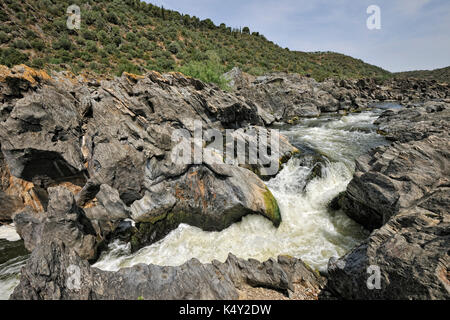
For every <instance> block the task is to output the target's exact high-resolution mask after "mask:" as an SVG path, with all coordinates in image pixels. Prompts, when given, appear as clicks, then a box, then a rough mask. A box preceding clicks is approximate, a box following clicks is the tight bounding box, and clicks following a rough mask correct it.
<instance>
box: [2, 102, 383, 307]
mask: <svg viewBox="0 0 450 320" xmlns="http://www.w3.org/2000/svg"><path fill="white" fill-rule="evenodd" d="M380 112H381V110H379V109H374V111H368V112H364V113H361V114H351V115H348V116H343V117H340V116H322V117H320V118H315V119H307V120H302V122H301V123H299V124H298V125H295V126H290V127H283V128H281V132H282V133H283V134H284V135H286V136H287V137H289V139H290V141H291V143H292V144H294V145H295V146H297V147H298V148H299V149H301V150H302V151H303V152H304V153H308V150H309V151H311V150H314V151H316V152H318V153H320V154H322V155H324V156H326V157H327V158H328V159H329V160H330V161H329V162H327V164H326V166H325V168H324V169H323V172H322V177H316V178H315V179H313V180H311V181H310V182H309V183H308V184H306V186H305V178H306V177H307V176H308V174H309V172H310V171H311V167H310V166H308V165H305V163H304V162H302V161H301V159H292V160H290V161H289V162H288V163H287V164H286V165H285V167H284V168H283V169H282V171H281V172H280V173H279V174H278V175H277V176H276V177H275V178H274V179H272V180H270V181H268V182H267V185H268V187H269V188H270V190H271V191H272V193H273V195H274V196H275V198H276V199H277V201H278V204H279V207H280V210H281V216H282V219H283V222H282V223H281V225H280V226H279V228H274V227H273V225H272V223H271V222H270V221H268V220H266V219H264V218H263V217H261V216H254V215H253V216H246V217H244V218H243V219H242V221H241V222H239V223H236V224H234V225H232V226H231V227H229V228H227V229H226V230H223V231H221V232H205V231H202V230H200V229H199V228H195V227H191V226H188V225H180V226H179V227H178V228H177V229H176V230H173V231H172V232H171V233H170V234H169V235H168V236H167V237H165V238H164V239H162V240H161V241H159V242H156V243H154V244H152V245H150V246H148V247H145V248H143V249H141V250H139V251H138V252H136V253H133V254H131V253H130V248H129V246H128V245H127V244H125V243H120V242H114V243H112V244H111V245H110V248H109V250H108V251H107V252H104V253H103V254H102V256H101V258H100V259H99V261H98V262H97V263H96V264H95V265H94V266H95V267H98V268H100V269H103V270H118V269H120V268H123V267H130V266H133V265H136V264H139V263H145V264H151V263H153V264H158V265H167V266H176V265H181V264H183V263H185V262H186V261H188V260H189V259H191V258H197V259H199V260H200V261H201V262H204V263H207V262H210V261H212V260H213V259H217V260H220V261H224V260H225V259H226V258H227V256H228V253H229V252H231V253H233V254H235V255H236V256H238V257H241V258H255V259H258V260H260V261H265V260H267V259H268V258H271V257H275V258H276V257H277V256H278V255H281V254H284V255H290V256H294V257H298V258H301V259H303V260H304V261H305V262H307V263H308V264H309V265H311V266H312V267H313V268H316V269H323V268H325V267H326V264H327V262H328V260H329V258H330V257H332V256H342V255H343V254H345V253H346V252H347V251H348V250H349V249H351V248H352V247H353V246H355V245H356V244H358V243H359V242H360V241H361V240H362V239H364V238H365V237H366V236H367V234H366V232H365V231H364V230H363V229H362V228H361V227H360V226H359V225H358V224H356V223H355V222H353V221H352V220H350V219H349V218H348V217H347V216H346V215H345V214H344V213H342V212H330V211H329V210H327V205H328V203H329V202H330V201H331V200H332V199H333V198H334V197H335V196H336V195H338V194H339V193H340V192H341V191H344V190H345V188H346V186H347V184H348V183H349V181H350V180H351V177H352V175H353V171H354V160H355V159H356V158H357V157H358V156H359V155H361V154H363V153H365V152H367V151H368V150H369V149H370V148H373V147H375V146H378V145H381V144H384V143H386V142H385V140H384V138H382V137H381V136H379V135H377V134H376V133H375V128H374V126H373V122H374V120H375V119H376V118H377V117H378V115H379V113H380ZM18 239H19V237H18V235H17V233H16V232H15V230H14V228H13V227H12V226H0V300H2V299H8V297H9V295H10V294H11V293H12V291H13V289H14V287H15V286H16V285H17V284H18V281H19V280H18V279H19V273H20V269H21V267H22V266H23V265H24V264H25V262H26V259H27V258H28V255H27V254H26V251H25V249H24V247H23V242H22V241H17V240H18Z"/></svg>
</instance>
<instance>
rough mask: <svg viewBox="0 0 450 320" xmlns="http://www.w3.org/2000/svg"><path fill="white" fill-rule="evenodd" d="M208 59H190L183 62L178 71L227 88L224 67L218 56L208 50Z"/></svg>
mask: <svg viewBox="0 0 450 320" xmlns="http://www.w3.org/2000/svg"><path fill="white" fill-rule="evenodd" d="M207 55H208V60H206V61H191V62H189V63H188V64H185V65H184V66H182V67H181V68H179V71H180V72H181V73H183V74H185V75H187V76H191V77H193V78H197V79H200V80H202V81H204V82H208V83H215V84H217V85H218V86H219V87H220V88H222V89H224V90H228V88H229V86H228V82H227V81H226V80H225V78H224V77H223V74H224V73H225V69H224V66H223V64H222V63H221V61H220V58H219V57H218V55H217V54H216V53H215V52H208V53H207Z"/></svg>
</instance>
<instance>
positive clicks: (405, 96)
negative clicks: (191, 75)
mask: <svg viewBox="0 0 450 320" xmlns="http://www.w3.org/2000/svg"><path fill="white" fill-rule="evenodd" d="M225 78H226V79H228V80H229V81H230V85H231V86H232V88H233V89H234V90H235V93H236V95H238V96H242V97H245V98H247V99H248V100H250V101H252V102H253V103H254V104H255V105H256V107H257V108H258V109H260V110H263V111H264V112H263V113H261V114H264V115H265V116H264V117H262V118H263V120H264V122H265V123H266V124H270V123H273V122H274V121H284V122H290V123H293V122H295V121H296V120H298V119H299V118H301V117H316V116H318V115H320V114H321V113H323V112H341V113H345V112H349V111H358V110H361V109H364V108H367V107H369V106H370V105H371V104H373V103H376V102H384V101H397V102H399V103H402V104H405V105H406V104H408V103H410V102H412V101H428V100H433V99H448V98H450V87H449V85H448V84H440V83H438V82H436V81H429V80H413V79H390V80H385V81H381V80H374V79H360V80H335V79H329V80H326V81H324V82H317V81H315V80H314V79H312V78H308V77H302V76H300V75H297V74H286V73H274V74H269V75H264V76H260V77H254V76H251V75H248V74H245V73H244V72H242V71H240V70H239V69H236V68H235V69H233V70H231V71H230V72H228V73H227V74H225Z"/></svg>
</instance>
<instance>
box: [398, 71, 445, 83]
mask: <svg viewBox="0 0 450 320" xmlns="http://www.w3.org/2000/svg"><path fill="white" fill-rule="evenodd" d="M395 76H396V77H399V78H417V79H427V80H436V81H439V82H446V83H450V67H446V68H441V69H435V70H417V71H408V72H399V73H395Z"/></svg>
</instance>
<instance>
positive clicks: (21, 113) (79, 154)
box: [0, 66, 298, 249]
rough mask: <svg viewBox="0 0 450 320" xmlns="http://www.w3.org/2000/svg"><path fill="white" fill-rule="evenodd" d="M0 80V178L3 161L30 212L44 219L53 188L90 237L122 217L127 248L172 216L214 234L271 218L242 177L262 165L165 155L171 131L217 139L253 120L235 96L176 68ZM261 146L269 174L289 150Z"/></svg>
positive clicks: (250, 109) (26, 71)
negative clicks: (128, 228) (37, 204)
mask: <svg viewBox="0 0 450 320" xmlns="http://www.w3.org/2000/svg"><path fill="white" fill-rule="evenodd" d="M1 80H2V81H1V86H0V96H1V97H2V99H3V101H4V103H3V104H2V109H1V116H2V118H1V122H0V137H1V150H2V158H1V159H0V164H1V168H2V176H4V174H3V171H5V170H6V169H5V170H4V169H3V168H8V170H9V171H8V172H10V176H11V177H15V178H18V179H21V180H23V181H25V182H27V183H29V184H30V185H31V186H32V187H33V190H38V191H39V192H38V193H39V196H40V198H39V199H40V201H41V203H42V206H41V208H40V210H37V211H41V212H44V211H46V212H47V215H48V213H49V212H50V211H51V210H49V209H48V208H47V205H48V203H49V201H51V200H50V195H49V190H50V189H51V188H53V187H57V186H64V187H66V188H68V189H69V190H70V191H71V192H72V193H73V194H74V195H75V200H76V206H77V207H78V208H80V209H81V208H83V209H85V211H84V213H85V215H86V217H88V218H89V219H91V220H92V221H93V226H94V228H95V230H96V236H97V238H100V239H102V240H104V239H107V238H108V237H109V236H111V234H114V230H115V228H116V227H118V226H123V223H122V222H125V220H126V219H134V220H135V222H136V224H137V225H136V227H137V228H136V229H133V230H134V231H138V234H137V235H136V237H134V238H133V244H134V245H133V248H134V249H138V248H139V247H141V246H143V245H146V244H148V243H151V242H153V241H156V240H158V239H159V238H161V237H162V236H164V235H165V234H167V232H169V231H170V230H171V229H173V228H176V227H177V225H178V224H179V223H182V222H184V223H190V224H193V225H196V226H199V227H202V228H204V229H206V230H221V229H223V228H226V227H228V226H229V225H230V224H232V223H233V222H236V221H238V220H239V219H240V218H242V216H244V215H246V214H261V215H263V216H265V217H267V218H268V219H271V220H272V221H273V223H274V225H278V224H279V223H280V221H281V216H280V214H279V210H278V205H277V203H276V200H275V199H274V198H273V196H272V194H271V193H270V191H268V189H267V188H265V186H264V184H263V182H262V181H261V179H260V178H259V177H258V176H257V175H256V174H255V173H253V172H256V173H258V174H260V173H261V171H263V169H264V165H265V164H266V163H260V162H258V163H256V164H255V166H254V168H252V169H253V172H251V171H249V170H246V169H243V168H239V167H238V166H236V165H234V164H233V163H232V162H231V163H229V162H227V161H225V158H223V157H222V158H221V157H219V159H217V158H216V159H215V160H218V161H211V157H208V156H204V157H203V158H201V159H200V160H198V159H192V161H191V162H190V161H187V162H185V163H183V162H182V163H178V162H176V161H175V160H177V157H175V158H174V157H173V153H172V152H173V150H174V148H175V147H176V146H177V143H178V142H179V141H176V140H174V139H172V137H173V134H174V132H175V131H176V130H178V129H180V130H184V132H185V133H186V135H187V136H188V137H185V138H187V139H188V138H191V137H194V136H195V135H196V134H197V130H199V128H198V126H199V125H200V130H207V129H216V130H217V131H218V132H219V133H220V134H222V135H223V136H225V132H226V131H225V130H226V129H238V128H246V127H248V128H250V127H249V126H260V125H262V124H263V120H262V119H261V117H260V115H259V113H258V110H257V108H256V106H254V105H253V104H251V103H248V102H247V101H246V100H245V99H241V98H239V97H236V96H235V95H234V94H231V93H226V92H224V91H221V90H220V89H218V88H217V87H215V86H212V85H207V84H204V83H202V82H200V81H198V80H195V79H192V78H187V77H184V76H183V75H181V74H178V73H171V74H166V75H160V74H159V73H156V72H152V73H149V74H147V75H146V76H135V75H131V74H126V73H124V75H123V76H122V77H120V78H117V79H115V80H103V81H96V80H88V79H85V78H83V77H74V76H73V75H70V73H64V72H63V73H58V74H55V75H54V76H53V77H49V76H48V75H46V74H45V73H44V72H38V71H35V70H33V69H30V68H28V67H26V66H17V67H14V68H12V69H8V68H2V70H1ZM264 130H265V129H264ZM201 134H202V132H200V138H202V135H201ZM189 143H191V142H189ZM192 147H193V145H192ZM200 147H201V146H200ZM269 147H270V146H269ZM272 149H273V150H274V152H273V157H275V163H276V169H277V170H276V171H278V169H279V165H280V163H282V162H283V161H286V160H287V159H289V157H291V156H292V155H294V154H295V153H296V152H298V150H296V148H294V147H293V146H291V145H290V144H289V142H288V141H287V140H284V141H283V143H282V144H281V148H280V149H279V152H276V150H275V149H274V148H272ZM231 150H234V148H233V147H231ZM189 160H190V159H189ZM8 177H9V176H8ZM3 180H4V179H2V181H3ZM2 189H4V188H3V186H2ZM108 194H110V195H108ZM0 197H1V198H2V199H3V200H4V203H5V208H4V209H2V213H1V215H2V217H0V218H1V219H3V216H4V217H5V219H12V214H11V213H9V212H10V211H16V208H14V206H16V205H17V204H20V203H19V202H20V201H19V200H20V199H19V200H18V199H15V198H14V197H13V196H11V195H7V194H4V192H2V191H0ZM108 197H109V198H108ZM16 200H17V201H19V202H17V201H16ZM16 202H17V203H16ZM26 205H27V204H24V203H23V201H22V208H24V207H25V206H26ZM3 211H7V212H8V214H7V215H6V213H3ZM43 216H46V215H45V214H43ZM41 220H42V219H41ZM30 248H31V246H30Z"/></svg>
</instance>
